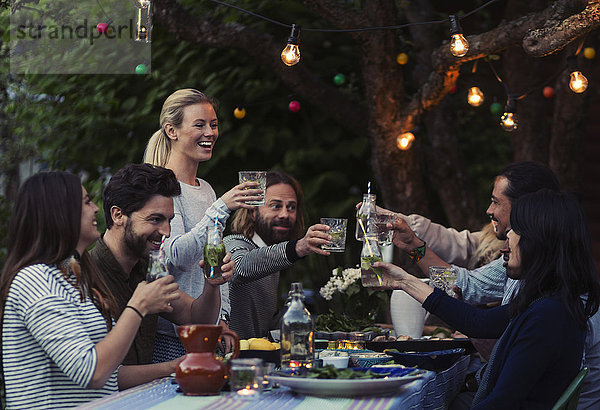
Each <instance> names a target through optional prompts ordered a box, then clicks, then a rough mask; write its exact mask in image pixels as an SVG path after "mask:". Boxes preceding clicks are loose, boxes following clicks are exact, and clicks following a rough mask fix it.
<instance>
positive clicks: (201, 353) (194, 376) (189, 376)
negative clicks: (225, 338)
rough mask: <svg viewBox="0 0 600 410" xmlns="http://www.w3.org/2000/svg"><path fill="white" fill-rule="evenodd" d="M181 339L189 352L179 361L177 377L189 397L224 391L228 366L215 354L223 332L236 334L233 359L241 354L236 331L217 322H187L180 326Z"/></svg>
mask: <svg viewBox="0 0 600 410" xmlns="http://www.w3.org/2000/svg"><path fill="white" fill-rule="evenodd" d="M177 332H178V333H179V339H180V340H181V343H183V346H184V347H185V351H186V352H187V354H186V355H185V356H184V358H183V360H182V361H181V362H179V365H178V366H177V371H176V373H175V377H176V379H177V383H179V387H181V389H182V390H183V394H185V395H186V396H211V395H216V394H219V393H220V392H221V389H222V388H223V386H224V385H225V382H226V381H227V378H228V377H229V368H228V366H227V365H225V363H223V362H222V361H221V360H218V359H217V358H216V356H215V349H216V347H217V341H218V339H219V336H220V335H230V336H232V337H233V339H234V341H235V343H234V347H235V349H234V352H233V356H232V358H236V357H237V356H238V355H239V353H240V341H239V339H238V337H237V334H236V333H235V332H232V331H231V330H223V328H222V327H221V326H217V325H184V326H179V327H177Z"/></svg>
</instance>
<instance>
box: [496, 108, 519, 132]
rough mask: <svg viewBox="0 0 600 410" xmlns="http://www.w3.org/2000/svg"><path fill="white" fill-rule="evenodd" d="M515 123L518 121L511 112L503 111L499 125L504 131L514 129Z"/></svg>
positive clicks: (515, 127)
mask: <svg viewBox="0 0 600 410" xmlns="http://www.w3.org/2000/svg"><path fill="white" fill-rule="evenodd" d="M517 125H518V121H517V119H516V118H515V113H513V112H505V113H504V114H503V115H502V117H501V118H500V126H501V127H502V129H503V130H504V131H508V132H510V131H514V130H516V129H517Z"/></svg>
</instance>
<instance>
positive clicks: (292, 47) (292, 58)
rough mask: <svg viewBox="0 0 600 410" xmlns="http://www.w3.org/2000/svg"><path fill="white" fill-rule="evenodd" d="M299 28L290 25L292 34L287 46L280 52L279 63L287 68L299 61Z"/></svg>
mask: <svg viewBox="0 0 600 410" xmlns="http://www.w3.org/2000/svg"><path fill="white" fill-rule="evenodd" d="M299 44H300V27H299V26H296V25H295V24H292V32H291V33H290V37H289V38H288V40H287V45H286V46H285V48H284V49H283V51H282V52H281V61H283V64H285V65H287V66H290V67H291V66H293V65H296V64H298V62H299V61H300V48H299V47H298V45H299Z"/></svg>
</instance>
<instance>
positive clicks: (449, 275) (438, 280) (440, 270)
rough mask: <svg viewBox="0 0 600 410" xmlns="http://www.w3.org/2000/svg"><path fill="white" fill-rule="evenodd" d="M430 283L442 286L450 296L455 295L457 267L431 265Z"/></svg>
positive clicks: (438, 286) (437, 286)
mask: <svg viewBox="0 0 600 410" xmlns="http://www.w3.org/2000/svg"><path fill="white" fill-rule="evenodd" d="M429 278H430V279H431V280H430V282H429V284H430V285H433V286H434V287H436V288H440V289H441V290H443V291H444V292H446V293H447V294H448V295H449V296H452V297H454V296H455V295H454V290H452V289H453V288H454V285H456V269H454V268H453V267H451V266H430V267H429Z"/></svg>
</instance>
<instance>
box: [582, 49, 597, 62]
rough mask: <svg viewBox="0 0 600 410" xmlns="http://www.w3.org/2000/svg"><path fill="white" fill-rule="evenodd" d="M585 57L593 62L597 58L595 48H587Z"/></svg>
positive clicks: (584, 50) (584, 53) (584, 52)
mask: <svg viewBox="0 0 600 410" xmlns="http://www.w3.org/2000/svg"><path fill="white" fill-rule="evenodd" d="M583 56H584V57H585V58H587V59H588V60H592V59H594V57H596V50H594V48H593V47H586V48H584V49H583Z"/></svg>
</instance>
